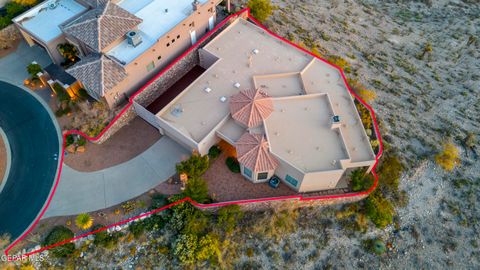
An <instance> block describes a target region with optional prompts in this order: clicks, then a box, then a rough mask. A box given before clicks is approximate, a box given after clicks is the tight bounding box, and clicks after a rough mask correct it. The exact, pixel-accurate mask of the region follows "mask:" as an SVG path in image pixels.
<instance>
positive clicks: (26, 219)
mask: <svg viewBox="0 0 480 270" xmlns="http://www.w3.org/2000/svg"><path fill="white" fill-rule="evenodd" d="M45 106H46V105H44V104H42V102H40V101H39V100H38V99H37V98H36V97H34V96H33V95H32V94H31V93H29V92H27V91H25V90H23V89H21V88H19V87H17V86H14V85H11V84H8V83H5V82H2V81H0V127H1V128H2V129H3V131H4V132H5V134H6V137H7V140H8V143H9V145H10V150H11V151H10V152H11V165H10V171H9V173H8V176H7V178H6V183H5V186H4V188H3V190H2V191H1V193H0V234H3V233H9V234H10V235H11V239H12V240H14V239H16V238H18V237H19V236H20V235H22V233H23V232H24V231H25V230H27V229H28V228H29V227H30V225H32V223H33V222H34V221H35V219H36V218H37V217H38V216H39V214H40V213H41V211H42V209H43V207H44V206H45V203H46V202H47V200H48V198H49V196H50V193H51V191H52V187H53V186H54V183H55V180H56V176H57V171H58V168H59V165H60V162H59V154H60V151H61V141H62V139H61V137H60V130H59V128H58V126H57V124H56V122H54V121H55V120H53V119H52V117H53V116H52V115H51V113H49V111H48V110H47V108H45Z"/></svg>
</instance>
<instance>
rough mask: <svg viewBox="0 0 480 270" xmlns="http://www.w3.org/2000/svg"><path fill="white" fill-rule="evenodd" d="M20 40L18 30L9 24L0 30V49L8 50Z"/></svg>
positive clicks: (20, 36)
mask: <svg viewBox="0 0 480 270" xmlns="http://www.w3.org/2000/svg"><path fill="white" fill-rule="evenodd" d="M21 38H22V35H21V34H20V31H18V28H17V27H16V26H15V25H14V24H11V25H9V26H7V27H5V28H3V29H2V30H0V49H2V50H5V49H10V48H11V47H13V46H14V44H15V42H16V41H17V40H19V39H21Z"/></svg>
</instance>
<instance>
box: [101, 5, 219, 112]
mask: <svg viewBox="0 0 480 270" xmlns="http://www.w3.org/2000/svg"><path fill="white" fill-rule="evenodd" d="M219 2H221V1H218V0H217V1H211V2H207V3H205V4H204V5H202V6H200V8H199V9H198V10H197V11H195V12H194V13H192V14H191V15H190V16H189V17H188V18H187V19H185V20H183V21H182V22H181V23H179V24H178V25H177V26H176V27H174V28H173V29H172V30H170V31H169V32H168V33H167V34H165V35H164V36H163V37H161V38H159V40H158V42H157V43H156V44H155V45H153V46H152V47H150V48H149V49H148V50H147V51H145V52H144V53H143V54H142V55H141V56H139V57H138V58H137V59H135V60H133V61H132V62H131V63H129V64H127V65H125V66H124V67H125V70H126V72H127V74H128V77H127V78H126V79H125V80H124V81H122V82H121V83H119V84H118V85H117V86H116V87H114V88H113V89H112V90H110V91H109V92H108V93H106V94H105V100H106V101H107V103H108V104H109V106H110V107H114V106H116V105H118V104H121V103H122V101H123V100H124V99H123V97H124V96H125V95H126V96H127V97H129V96H131V95H132V94H133V93H134V92H136V91H137V90H138V88H140V87H141V86H142V85H144V84H145V83H146V82H148V80H149V79H151V78H152V77H153V76H154V75H155V74H157V73H158V72H160V71H161V70H162V69H164V68H165V67H166V66H167V65H168V64H169V63H170V62H172V61H173V60H174V59H175V58H177V57H178V56H180V55H181V54H182V53H183V52H184V51H186V50H187V49H188V48H189V47H191V46H192V45H193V44H192V42H191V38H190V31H192V30H195V32H196V34H197V40H198V39H200V38H201V37H202V36H203V35H205V34H206V32H208V19H209V18H210V17H211V16H214V18H215V17H216V10H215V7H216V5H217V4H218V3H219ZM209 10H211V11H209ZM192 22H194V26H190V24H191V23H192ZM177 37H179V38H177ZM120 41H121V40H119V41H116V44H118V42H120ZM172 41H174V42H172ZM116 44H112V45H111V46H109V48H113V47H114V45H116ZM167 44H169V46H167ZM107 50H108V48H107V49H105V51H107ZM159 57H161V59H158V58H159ZM152 62H153V63H154V65H155V68H154V69H153V70H151V71H147V65H149V64H150V63H152Z"/></svg>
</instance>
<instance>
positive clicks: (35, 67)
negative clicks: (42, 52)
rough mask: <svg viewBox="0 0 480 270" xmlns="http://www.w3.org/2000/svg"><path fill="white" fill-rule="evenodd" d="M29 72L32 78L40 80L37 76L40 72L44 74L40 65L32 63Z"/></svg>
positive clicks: (28, 67) (28, 68)
mask: <svg viewBox="0 0 480 270" xmlns="http://www.w3.org/2000/svg"><path fill="white" fill-rule="evenodd" d="M27 72H28V74H30V76H31V77H32V78H37V79H38V76H37V74H38V73H39V72H42V67H41V66H40V65H39V64H34V63H31V64H29V65H28V66H27Z"/></svg>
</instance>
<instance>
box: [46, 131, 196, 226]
mask: <svg viewBox="0 0 480 270" xmlns="http://www.w3.org/2000/svg"><path fill="white" fill-rule="evenodd" d="M112 154H113V153H112ZM189 155H190V153H189V151H188V150H187V149H185V148H183V147H182V146H180V145H178V144H177V143H176V142H174V141H172V140H171V139H170V138H168V137H166V136H165V137H162V138H161V139H160V140H159V141H158V142H156V143H155V144H154V145H152V146H151V147H150V148H149V149H147V150H146V151H145V152H143V153H142V154H140V155H139V156H137V157H135V158H133V159H131V160H130V161H127V162H125V163H122V164H119V165H116V166H113V167H110V168H107V169H103V170H100V171H96V172H79V171H76V170H74V169H72V168H70V167H68V166H67V165H65V164H63V171H62V175H61V178H60V183H59V184H58V187H57V191H56V192H55V195H54V197H53V200H52V202H51V204H50V206H49V208H48V209H47V211H46V213H45V215H44V216H43V217H42V218H48V217H54V216H64V215H76V214H79V213H83V212H91V211H96V210H100V209H104V208H108V207H111V206H114V205H117V204H120V203H122V202H125V201H128V200H130V199H132V198H135V197H137V196H139V195H141V194H143V193H145V192H147V191H148V190H150V189H152V188H154V187H155V186H157V185H158V184H160V183H161V182H163V181H166V180H167V179H168V178H169V177H170V176H172V175H173V174H174V173H175V164H176V163H178V162H179V161H181V160H182V159H183V158H186V157H188V156H189Z"/></svg>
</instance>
